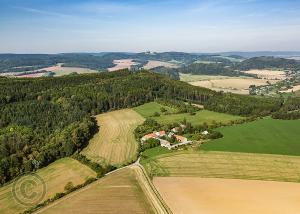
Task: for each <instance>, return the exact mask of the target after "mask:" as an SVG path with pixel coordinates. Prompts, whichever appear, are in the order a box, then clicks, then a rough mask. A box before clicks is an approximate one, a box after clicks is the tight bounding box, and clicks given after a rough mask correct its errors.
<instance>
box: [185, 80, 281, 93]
mask: <svg viewBox="0 0 300 214" xmlns="http://www.w3.org/2000/svg"><path fill="white" fill-rule="evenodd" d="M267 82H270V83H271V84H274V83H276V82H277V80H265V79H254V78H227V79H211V80H203V81H195V82H189V83H190V84H191V85H194V86H200V87H204V88H209V89H211V90H214V91H224V92H232V93H237V94H249V86H251V85H255V86H262V85H268V83H267Z"/></svg>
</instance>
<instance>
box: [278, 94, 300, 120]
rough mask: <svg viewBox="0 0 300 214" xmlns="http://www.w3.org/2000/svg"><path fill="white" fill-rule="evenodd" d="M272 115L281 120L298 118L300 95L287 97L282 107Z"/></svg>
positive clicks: (299, 116) (299, 115)
mask: <svg viewBox="0 0 300 214" xmlns="http://www.w3.org/2000/svg"><path fill="white" fill-rule="evenodd" d="M272 117H273V118H274V119H283V120H297V119H300V97H289V98H288V99H287V100H286V102H285V103H284V104H283V106H282V108H281V109H280V110H279V111H277V112H275V113H273V115H272Z"/></svg>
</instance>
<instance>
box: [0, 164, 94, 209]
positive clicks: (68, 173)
mask: <svg viewBox="0 0 300 214" xmlns="http://www.w3.org/2000/svg"><path fill="white" fill-rule="evenodd" d="M36 174H37V175H39V176H40V177H41V178H42V179H43V181H44V182H45V185H46V191H45V196H44V197H43V200H46V199H48V198H51V197H53V196H54V195H55V194H56V193H59V192H64V187H65V185H66V184H67V183H68V182H72V183H73V185H74V186H76V185H78V184H82V183H84V182H85V181H86V180H87V179H88V178H92V177H93V178H95V177H96V172H94V171H93V170H91V169H90V168H89V167H87V166H85V165H83V164H81V163H80V162H78V161H77V160H74V159H72V158H63V159H60V160H58V161H55V162H54V163H52V164H50V165H49V166H47V167H44V168H42V169H40V170H38V171H37V172H36ZM29 181H37V180H36V179H35V180H33V177H30V176H24V177H22V178H20V180H18V183H20V184H23V185H25V184H26V182H27V183H28V182H29ZM36 184H37V185H36V186H35V185H33V190H31V189H26V191H28V192H27V196H28V195H29V194H32V196H34V194H33V193H36V192H38V193H39V194H40V193H41V192H42V189H43V188H42V186H43V185H42V183H41V182H36ZM27 185H28V184H27ZM12 187H13V183H11V184H7V185H5V186H3V187H1V188H0V210H1V211H0V213H1V214H10V213H20V212H23V211H25V210H27V209H28V208H30V207H27V206H24V205H22V204H20V203H19V202H18V201H16V200H15V198H14V197H13V194H12ZM23 194H24V193H23ZM23 194H22V193H20V192H17V193H16V195H17V196H19V197H20V198H21V199H22V195H23ZM33 199H35V198H33ZM40 202H42V201H40Z"/></svg>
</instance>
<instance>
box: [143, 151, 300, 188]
mask: <svg viewBox="0 0 300 214" xmlns="http://www.w3.org/2000/svg"><path fill="white" fill-rule="evenodd" d="M160 152H161V153H163V151H160ZM160 152H158V153H155V152H153V153H149V152H148V155H147V154H146V156H147V157H146V158H143V159H142V162H141V163H142V164H143V165H144V167H145V169H146V171H147V172H148V174H149V175H150V176H151V177H166V176H171V177H202V178H227V179H248V180H266V181H285V182H300V157H297V156H286V155H268V154H251V153H235V152H204V151H178V152H165V154H161V155H159V153H160Z"/></svg>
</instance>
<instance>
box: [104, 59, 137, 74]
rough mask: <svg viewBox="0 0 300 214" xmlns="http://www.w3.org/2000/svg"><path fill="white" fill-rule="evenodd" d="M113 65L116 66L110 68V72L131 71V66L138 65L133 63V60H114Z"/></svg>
mask: <svg viewBox="0 0 300 214" xmlns="http://www.w3.org/2000/svg"><path fill="white" fill-rule="evenodd" d="M113 63H114V64H115V66H114V67H112V68H108V69H107V70H108V71H118V70H122V69H130V67H131V66H133V65H137V64H138V63H136V62H133V59H120V60H114V61H113Z"/></svg>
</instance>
